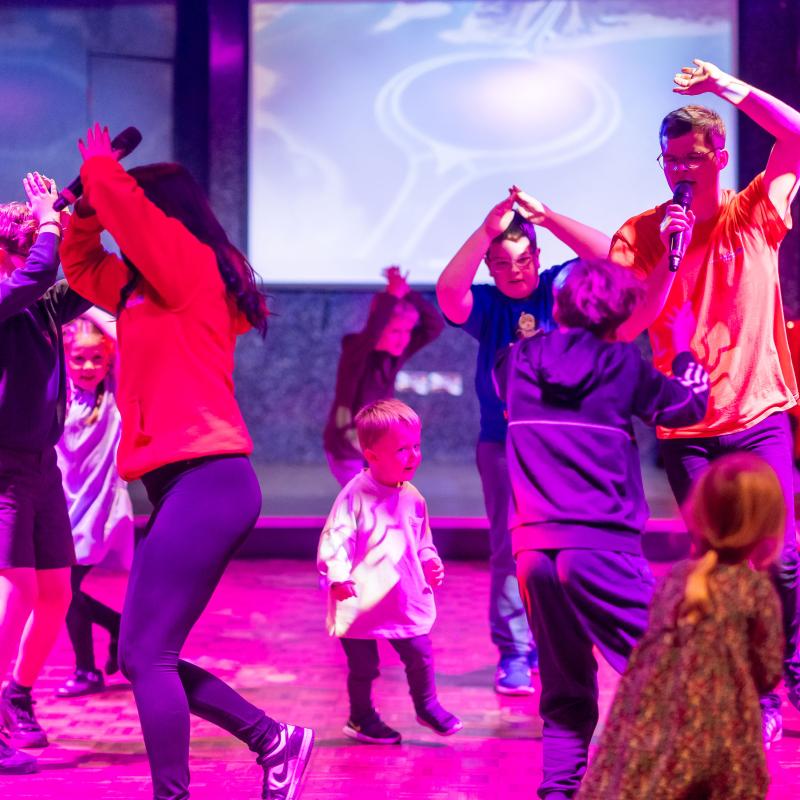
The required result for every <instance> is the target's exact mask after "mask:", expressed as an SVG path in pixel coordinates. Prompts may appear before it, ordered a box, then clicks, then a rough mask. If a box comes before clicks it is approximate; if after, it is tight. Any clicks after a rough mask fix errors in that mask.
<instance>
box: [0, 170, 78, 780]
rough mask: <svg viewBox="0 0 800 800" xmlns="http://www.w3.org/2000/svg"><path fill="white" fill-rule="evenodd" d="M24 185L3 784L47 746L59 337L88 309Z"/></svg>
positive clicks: (56, 535)
mask: <svg viewBox="0 0 800 800" xmlns="http://www.w3.org/2000/svg"><path fill="white" fill-rule="evenodd" d="M23 184H24V187H25V193H26V195H27V198H28V204H27V205H25V204H23V203H7V204H3V205H0V375H2V380H0V473H2V476H3V478H2V487H1V488H0V680H2V678H3V677H5V674H6V669H7V668H8V664H9V662H10V661H11V658H12V657H13V656H15V655H16V656H17V660H16V663H15V665H14V672H13V675H12V677H11V680H9V682H8V684H7V685H6V687H5V688H4V690H3V693H2V697H1V698H0V728H5V730H6V732H7V733H8V734H9V739H10V741H9V740H7V739H6V738H5V737H4V735H3V734H0V775H5V774H11V773H24V772H32V771H33V770H35V769H36V760H35V759H34V758H33V757H32V756H29V755H28V754H26V753H22V752H20V751H19V750H18V749H15V748H20V747H45V746H46V745H47V743H48V742H47V735H46V734H45V732H44V731H43V730H42V728H41V726H40V725H39V723H38V721H37V719H36V715H35V714H34V710H33V704H34V701H33V698H32V695H31V690H32V687H33V684H34V682H35V681H36V679H37V678H38V676H39V673H40V671H41V669H42V666H43V664H44V662H45V659H46V658H47V655H48V654H49V652H50V650H51V648H52V646H53V643H54V642H55V640H56V637H57V635H58V632H59V630H60V629H61V625H62V624H63V622H64V615H65V614H66V611H67V606H68V605H69V596H70V590H69V567H70V566H71V565H72V564H73V563H74V562H75V551H74V549H73V546H72V534H71V532H70V526H69V517H68V516H67V504H66V502H65V500H64V491H63V489H62V488H61V473H60V472H59V471H58V466H57V464H56V453H55V448H54V445H55V444H56V442H57V441H58V439H59V437H60V436H61V431H62V430H63V427H64V409H65V406H66V378H65V374H64V348H63V341H62V334H61V326H62V325H63V324H65V323H66V322H69V321H70V320H71V319H74V318H75V317H76V316H78V314H80V313H82V312H83V311H85V310H86V309H87V308H88V307H89V303H88V302H86V301H85V300H84V299H83V298H82V297H79V296H78V295H77V294H75V292H73V291H72V290H71V289H69V287H68V286H67V283H66V281H58V282H56V274H57V271H58V244H59V241H60V239H61V231H62V217H61V216H60V215H59V214H58V212H56V211H54V210H53V205H54V204H55V201H56V198H57V191H56V187H55V184H54V183H53V182H52V181H50V180H48V179H47V178H45V177H44V176H42V175H39V174H38V173H28V175H27V177H26V178H25V179H24V181H23ZM29 618H31V622H30V623H28V619H29ZM26 623H27V624H28V632H27V634H26V636H25V640H24V642H23V645H22V647H20V642H21V640H22V635H23V630H26V628H25V626H26Z"/></svg>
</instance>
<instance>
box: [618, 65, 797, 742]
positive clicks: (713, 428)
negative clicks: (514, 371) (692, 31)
mask: <svg viewBox="0 0 800 800" xmlns="http://www.w3.org/2000/svg"><path fill="white" fill-rule="evenodd" d="M694 65H695V66H693V67H685V68H683V70H682V71H681V72H680V73H679V74H678V75H676V76H675V79H674V80H675V88H674V91H675V92H676V93H678V94H682V95H697V94H702V93H704V92H710V93H711V94H714V95H716V96H717V97H720V98H722V99H724V100H726V101H728V102H729V103H732V104H733V105H735V106H736V107H738V108H739V110H740V111H742V112H744V113H745V114H747V116H749V117H750V118H751V119H752V120H753V121H754V122H756V123H757V124H758V125H760V126H761V127H762V128H764V130H766V131H767V132H768V133H770V134H771V135H772V136H774V137H775V145H774V146H773V148H772V152H771V153H770V156H769V159H768V160H767V165H766V169H765V170H764V172H762V173H759V174H758V175H757V176H756V177H755V178H754V179H753V181H752V182H751V183H750V184H749V185H748V186H747V187H745V188H744V189H743V190H742V191H741V192H738V193H735V192H733V191H730V190H723V189H722V188H721V186H720V173H721V171H722V170H723V169H724V168H725V166H726V165H727V163H728V152H727V151H726V150H725V127H724V124H723V122H722V119H720V117H719V115H718V114H716V113H715V112H714V111H712V110H711V109H708V108H705V107H703V106H696V105H690V106H685V107H683V108H680V109H677V110H676V111H672V112H670V113H669V114H668V115H667V116H666V117H665V118H664V120H663V122H662V124H661V131H660V143H661V154H660V155H659V158H658V161H659V164H660V165H661V166H662V168H663V170H664V175H665V177H666V179H667V183H668V185H669V188H670V189H671V190H673V191H674V190H675V187H676V185H677V184H678V183H679V182H681V181H686V182H688V183H690V184H691V185H692V190H693V197H694V200H693V203H692V207H691V210H685V209H684V208H683V207H682V206H680V205H678V204H676V203H674V202H670V203H664V204H662V205H660V206H658V207H656V208H654V209H652V210H650V211H646V212H644V213H643V214H639V215H637V216H636V217H633V218H632V219H630V220H628V221H627V222H626V223H625V224H624V225H623V226H622V227H621V228H620V229H619V231H617V233H616V234H615V236H614V238H613V240H612V244H611V253H610V256H611V258H612V259H613V260H614V261H616V262H617V263H619V264H622V265H624V266H627V267H630V268H631V269H633V270H634V271H635V272H636V273H637V275H639V277H640V278H641V279H642V280H643V281H644V283H645V287H646V294H645V298H644V300H643V302H642V303H641V304H640V305H639V307H638V309H637V310H636V312H634V314H633V315H632V316H631V318H630V319H629V320H628V322H627V323H626V324H625V325H623V327H622V328H620V330H619V336H620V338H622V339H627V340H631V339H633V338H635V337H636V336H637V335H638V334H640V333H641V332H642V331H643V330H645V329H647V330H648V332H649V334H650V341H651V343H652V346H653V355H654V361H655V364H656V366H658V367H659V369H661V370H662V371H664V372H668V371H669V365H670V363H671V361H672V358H673V356H674V355H675V354H674V353H673V352H671V343H670V337H669V327H668V322H669V320H670V319H672V318H673V317H674V315H676V314H681V313H683V311H684V309H688V308H691V310H692V311H693V312H694V314H695V316H696V318H697V322H698V324H697V331H696V333H695V336H694V338H693V340H692V350H693V351H694V353H695V354H696V355H697V357H698V359H699V360H700V361H702V362H703V363H704V364H706V365H707V367H708V371H709V373H710V377H711V396H710V399H709V405H708V413H707V414H706V416H705V418H704V419H703V420H702V421H701V422H700V423H698V424H697V425H692V426H690V427H687V428H680V429H677V430H671V431H667V430H659V432H658V435H659V438H660V439H661V440H662V442H661V443H662V452H663V455H664V463H665V466H666V470H667V476H668V478H669V481H670V485H671V487H672V491H673V493H674V494H675V497H676V499H677V500H678V502H679V503H683V501H684V500H685V499H686V496H687V494H688V491H689V488H690V486H691V483H692V481H693V480H694V479H695V478H696V477H697V475H698V474H699V473H700V472H701V471H702V470H703V469H704V467H706V466H707V464H708V463H709V462H710V461H712V460H714V459H715V458H717V457H718V456H720V455H722V454H723V453H726V452H730V451H733V450H749V451H751V452H755V453H758V454H759V455H760V456H762V457H763V458H765V459H766V460H767V461H768V463H769V464H770V465H771V466H772V467H773V469H774V470H775V472H776V473H777V475H778V478H779V479H780V481H781V486H782V487H783V491H784V497H785V499H786V510H787V515H786V516H787V520H786V521H787V526H786V538H785V543H784V548H783V552H782V554H781V558H780V561H779V564H778V566H777V568H776V570H775V573H774V575H773V577H774V581H775V586H776V588H777V590H778V594H779V596H780V599H781V605H782V610H783V618H784V632H785V635H786V653H785V660H784V676H785V681H786V687H787V690H788V694H789V699H790V700H791V702H792V703H793V704H794V705H795V706H797V707H798V708H800V660H799V659H798V656H797V643H798V618H797V584H798V552H797V542H796V532H795V515H794V486H793V466H792V447H791V437H790V434H789V423H788V418H787V414H786V412H787V411H788V409H790V408H792V407H793V406H794V405H795V403H796V398H797V383H796V380H795V376H794V371H793V369H792V363H791V358H790V354H789V346H788V343H787V341H786V331H785V326H784V319H783V308H782V305H781V293H780V283H779V278H778V248H779V246H780V243H781V240H782V239H783V237H784V236H785V235H786V232H787V231H788V229H789V227H790V226H791V213H790V204H791V202H792V200H793V199H794V196H795V194H796V192H797V187H798V180H799V176H800V112H798V111H796V110H795V109H793V108H790V107H789V106H787V105H786V104H785V103H782V102H781V101H780V100H778V99H776V98H774V97H772V96H770V95H769V94H767V93H766V92H763V91H761V90H759V89H756V88H754V87H752V86H749V85H748V84H746V83H744V82H743V81H740V80H739V79H737V78H734V77H733V76H731V75H728V74H726V73H724V72H722V71H721V70H720V69H719V68H717V67H716V66H714V64H710V63H708V62H706V61H700V60H698V59H695V61H694ZM677 232H683V241H684V249H683V258H682V261H681V264H680V267H679V269H678V270H677V272H672V271H670V268H669V258H668V255H669V249H670V236H671V235H672V234H673V233H677ZM762 712H763V713H762V721H763V733H764V740H765V743H766V744H767V746H769V745H770V744H771V743H772V742H774V741H777V740H778V739H780V737H781V733H782V727H783V724H782V718H781V713H780V700H779V698H778V697H777V695H774V694H773V695H767V696H765V697H764V698H762Z"/></svg>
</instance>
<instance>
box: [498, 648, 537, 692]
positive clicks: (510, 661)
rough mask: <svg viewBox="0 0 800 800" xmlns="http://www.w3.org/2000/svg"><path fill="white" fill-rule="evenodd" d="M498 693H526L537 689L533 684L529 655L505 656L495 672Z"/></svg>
mask: <svg viewBox="0 0 800 800" xmlns="http://www.w3.org/2000/svg"><path fill="white" fill-rule="evenodd" d="M494 690H495V691H496V692H497V693H498V694H509V695H526V694H533V692H534V691H535V690H534V688H533V686H532V685H531V666H530V663H529V661H528V657H527V656H503V657H502V658H501V659H500V663H499V664H498V665H497V671H496V672H495V673H494Z"/></svg>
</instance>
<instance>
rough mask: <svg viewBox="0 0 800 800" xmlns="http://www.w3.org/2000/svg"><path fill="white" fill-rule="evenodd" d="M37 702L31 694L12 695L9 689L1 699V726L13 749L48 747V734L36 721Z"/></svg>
mask: <svg viewBox="0 0 800 800" xmlns="http://www.w3.org/2000/svg"><path fill="white" fill-rule="evenodd" d="M34 705H36V701H35V700H34V699H33V698H32V697H31V695H30V692H23V693H12V692H10V691H9V689H8V687H6V688H5V689H4V690H3V696H2V699H0V724H2V725H4V726H5V728H6V731H7V733H8V738H9V740H10V744H11V745H12V747H17V748H19V747H47V745H48V744H50V742H48V741H47V734H46V733H45V732H44V729H43V728H42V726H41V725H40V724H39V721H38V720H37V719H36V714H34V713H33V707H34Z"/></svg>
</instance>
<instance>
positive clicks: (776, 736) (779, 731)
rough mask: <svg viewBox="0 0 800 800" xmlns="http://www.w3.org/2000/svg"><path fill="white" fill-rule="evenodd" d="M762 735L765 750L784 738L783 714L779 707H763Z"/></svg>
mask: <svg viewBox="0 0 800 800" xmlns="http://www.w3.org/2000/svg"><path fill="white" fill-rule="evenodd" d="M761 735H762V736H763V738H764V749H765V750H769V748H770V747H772V745H773V744H775V742H779V741H780V740H781V739H782V738H783V716H782V715H781V712H780V710H779V709H777V708H764V707H762V708H761Z"/></svg>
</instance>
